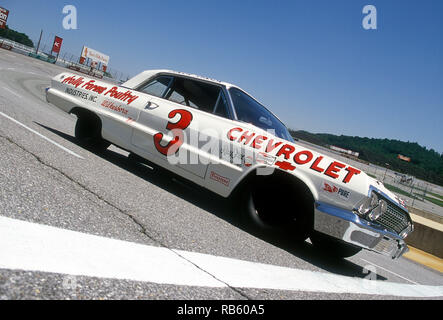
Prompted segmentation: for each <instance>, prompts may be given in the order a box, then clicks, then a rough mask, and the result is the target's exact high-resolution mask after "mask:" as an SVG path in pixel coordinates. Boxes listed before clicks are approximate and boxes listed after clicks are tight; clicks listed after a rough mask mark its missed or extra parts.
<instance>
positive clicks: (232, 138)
mask: <svg viewBox="0 0 443 320" xmlns="http://www.w3.org/2000/svg"><path fill="white" fill-rule="evenodd" d="M233 131H239V132H242V131H243V129H242V128H232V129H231V130H229V131H228V139H229V140H231V141H234V140H235V139H237V138H236V137H234V136H233V135H232V132H233Z"/></svg>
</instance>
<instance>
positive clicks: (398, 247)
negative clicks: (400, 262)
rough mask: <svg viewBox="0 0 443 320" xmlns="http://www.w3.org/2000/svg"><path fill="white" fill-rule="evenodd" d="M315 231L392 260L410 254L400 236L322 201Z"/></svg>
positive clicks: (316, 205) (316, 212) (315, 219)
mask: <svg viewBox="0 0 443 320" xmlns="http://www.w3.org/2000/svg"><path fill="white" fill-rule="evenodd" d="M314 230H316V231H318V232H321V233H323V234H326V235H329V236H331V237H333V238H336V239H339V240H342V241H345V242H347V243H351V244H353V245H356V246H359V247H362V248H365V249H368V250H372V251H375V252H378V253H381V254H383V255H386V256H390V257H391V258H392V259H397V258H399V257H401V256H402V255H403V254H404V253H406V252H408V251H409V249H408V246H407V245H406V243H405V242H404V240H403V239H402V238H401V237H400V236H399V235H397V234H395V233H392V232H389V231H387V230H384V229H382V228H380V227H379V226H378V225H375V224H373V223H371V222H369V221H366V220H363V219H361V218H360V217H359V216H358V215H357V214H355V213H353V212H352V211H348V210H344V209H340V208H337V207H334V206H331V205H328V204H325V203H321V202H316V204H315V216H314Z"/></svg>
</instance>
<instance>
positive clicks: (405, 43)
mask: <svg viewBox="0 0 443 320" xmlns="http://www.w3.org/2000/svg"><path fill="white" fill-rule="evenodd" d="M68 4H71V5H75V6H76V8H77V14H78V29H77V30H69V31H67V30H64V29H63V27H62V20H63V18H64V15H63V14H62V9H63V7H64V6H65V5H68ZM367 4H371V5H374V6H375V7H376V8H377V30H365V29H363V27H362V19H363V17H364V14H363V13H362V9H363V7H364V6H365V5H367ZM0 6H2V7H4V8H6V9H9V10H10V14H9V18H8V25H9V26H10V27H11V28H13V29H16V30H19V31H22V32H25V33H27V34H28V35H29V36H30V37H31V39H32V40H34V41H35V39H38V36H39V34H40V29H43V31H44V37H43V42H45V43H52V40H53V38H54V35H58V36H60V37H62V38H64V43H63V48H62V53H61V54H63V53H64V52H65V51H66V52H70V53H73V54H75V55H80V52H81V48H82V46H83V45H86V46H89V47H91V48H94V49H96V50H98V51H101V52H103V53H105V54H107V55H109V56H110V67H111V68H115V69H118V70H121V71H123V72H127V73H129V74H131V75H134V74H136V73H138V72H140V71H142V70H146V69H152V68H168V69H173V70H178V71H184V72H190V73H195V74H199V75H203V76H208V77H212V78H216V79H219V80H223V81H227V82H231V83H234V84H237V85H239V86H240V87H242V88H243V89H245V90H246V91H248V92H249V93H251V94H252V95H254V96H255V97H256V98H257V99H258V100H260V101H261V102H262V103H263V104H265V105H266V106H268V107H269V108H270V109H271V110H273V111H274V112H275V113H276V114H277V115H278V116H279V117H280V118H281V119H282V120H283V121H284V122H285V123H286V125H287V126H288V127H290V128H293V129H300V130H307V131H311V132H318V133H320V132H321V133H334V134H343V135H351V136H366V137H376V138H390V139H399V140H403V141H411V142H418V143H419V144H421V145H424V146H426V147H428V148H433V149H434V150H436V151H438V152H443V134H442V132H443V130H442V123H443V18H442V17H443V1H440V0H435V1H430V0H422V1H416V0H408V1H396V0H383V1H376V0H365V1H360V0H337V1H316V0H311V1H308V0H303V1H295V0H292V1H278V0H277V1H259V0H243V1H242V0H238V1H229V0H228V1H215V0H205V1H203V0H202V1H197V0H187V1H166V0H165V1H129V0H128V1H112V0H108V1H102V0H96V1H52V0H50V1H39V0H33V1H30V0H22V1H0Z"/></svg>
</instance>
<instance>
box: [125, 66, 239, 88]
mask: <svg viewBox="0 0 443 320" xmlns="http://www.w3.org/2000/svg"><path fill="white" fill-rule="evenodd" d="M162 73H165V74H170V75H176V76H185V77H187V78H192V79H196V80H202V81H206V82H211V83H215V84H218V85H223V86H226V87H227V88H231V87H234V88H238V89H240V90H243V89H241V88H239V87H238V86H236V85H233V84H231V83H228V82H224V81H220V80H216V79H212V78H208V77H203V76H199V75H196V74H191V73H186V72H180V71H174V70H168V69H155V70H145V71H143V72H141V73H139V74H138V75H136V76H135V77H133V78H131V79H129V80H128V81H126V82H125V83H123V84H122V85H123V86H126V87H134V86H136V85H138V84H140V83H141V82H144V81H145V80H146V79H147V78H151V77H152V76H154V75H156V74H162ZM243 91H244V90H243Z"/></svg>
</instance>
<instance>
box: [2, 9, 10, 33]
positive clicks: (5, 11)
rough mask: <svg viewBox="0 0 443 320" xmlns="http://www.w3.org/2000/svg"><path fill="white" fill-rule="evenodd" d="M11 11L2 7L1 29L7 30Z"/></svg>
mask: <svg viewBox="0 0 443 320" xmlns="http://www.w3.org/2000/svg"><path fill="white" fill-rule="evenodd" d="M8 15H9V10H6V9H4V8H2V7H0V29H5V28H6V20H8Z"/></svg>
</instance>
